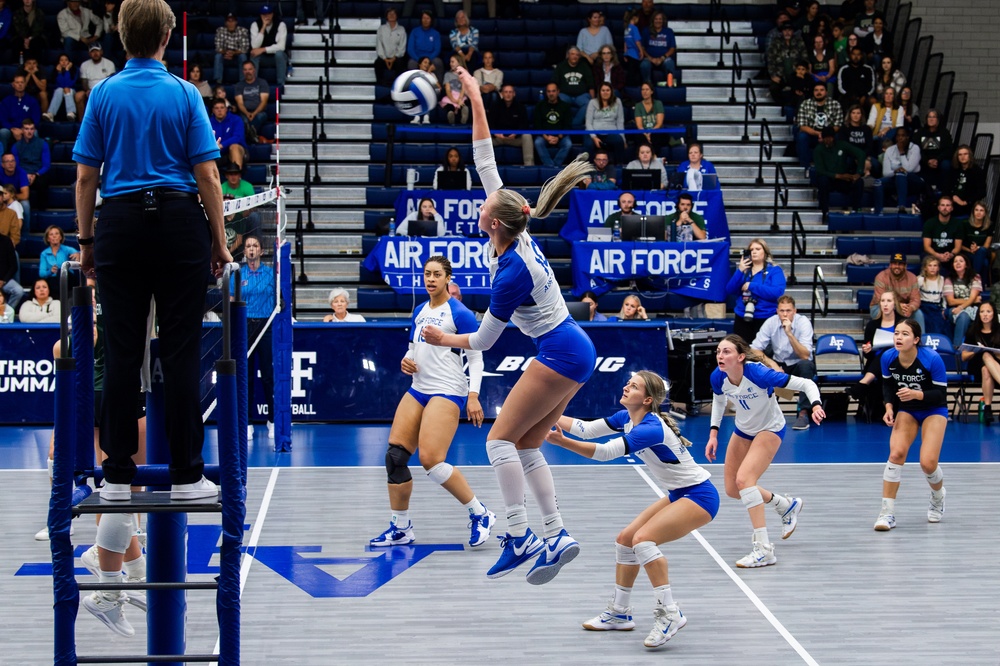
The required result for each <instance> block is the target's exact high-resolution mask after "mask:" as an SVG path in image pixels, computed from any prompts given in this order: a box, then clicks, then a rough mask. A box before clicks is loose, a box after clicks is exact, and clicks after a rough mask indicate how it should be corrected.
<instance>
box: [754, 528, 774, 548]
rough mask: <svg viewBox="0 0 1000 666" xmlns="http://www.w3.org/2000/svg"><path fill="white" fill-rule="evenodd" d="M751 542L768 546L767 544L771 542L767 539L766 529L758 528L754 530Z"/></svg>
mask: <svg viewBox="0 0 1000 666" xmlns="http://www.w3.org/2000/svg"><path fill="white" fill-rule="evenodd" d="M753 542H754V543H762V544H769V543H771V540H770V539H768V538H767V528H766V527H759V528H757V529H755V530H754V531H753Z"/></svg>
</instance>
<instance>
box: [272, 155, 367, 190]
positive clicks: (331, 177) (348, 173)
mask: <svg viewBox="0 0 1000 666" xmlns="http://www.w3.org/2000/svg"><path fill="white" fill-rule="evenodd" d="M354 161H356V160H354ZM315 174H316V170H315V168H314V167H309V177H310V178H312V177H314V176H315ZM281 176H282V178H288V179H290V180H293V181H296V182H301V183H304V182H305V176H306V165H305V164H283V165H282V166H281ZM319 177H320V179H321V181H320V182H322V183H326V184H330V185H332V184H334V183H367V182H368V165H367V164H329V163H321V164H320V165H319Z"/></svg>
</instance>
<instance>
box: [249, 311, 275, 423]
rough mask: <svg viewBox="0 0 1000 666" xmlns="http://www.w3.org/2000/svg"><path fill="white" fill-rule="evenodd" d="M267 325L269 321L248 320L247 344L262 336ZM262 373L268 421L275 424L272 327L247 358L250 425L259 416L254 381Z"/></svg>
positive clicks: (261, 378)
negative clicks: (261, 333) (262, 331)
mask: <svg viewBox="0 0 1000 666" xmlns="http://www.w3.org/2000/svg"><path fill="white" fill-rule="evenodd" d="M265 324H267V319H247V344H248V345H252V344H253V341H254V340H255V339H257V336H258V335H260V332H261V329H263V328H264V325H265ZM258 371H259V372H260V381H261V383H262V384H264V400H265V402H266V403H267V420H268V421H271V422H272V423H273V422H274V360H273V355H272V353H271V327H270V326H268V327H267V330H266V331H264V335H263V336H261V339H260V342H258V343H257V346H256V347H255V348H254V350H253V351H252V352H251V353H250V356H249V357H248V358H247V407H248V409H249V413H250V420H249V422H250V423H253V422H254V418H255V417H256V416H257V401H256V400H255V399H254V395H253V394H254V384H256V383H257V382H255V381H254V380H255V379H256V378H257V372H258Z"/></svg>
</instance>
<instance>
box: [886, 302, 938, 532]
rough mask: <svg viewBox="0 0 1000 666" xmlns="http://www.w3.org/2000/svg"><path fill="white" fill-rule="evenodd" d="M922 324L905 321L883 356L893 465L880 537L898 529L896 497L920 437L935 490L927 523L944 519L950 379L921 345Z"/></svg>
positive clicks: (924, 462)
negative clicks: (943, 449) (942, 457)
mask: <svg viewBox="0 0 1000 666" xmlns="http://www.w3.org/2000/svg"><path fill="white" fill-rule="evenodd" d="M920 334H921V331H920V324H918V323H917V322H916V321H914V320H913V319H905V320H903V321H902V322H900V323H899V324H897V325H896V331H895V332H894V333H893V334H892V337H893V348H892V349H889V350H887V351H886V352H885V353H884V354H882V399H883V400H884V401H885V416H884V417H882V420H883V421H885V424H886V425H888V426H891V427H892V434H891V435H890V436H889V461H888V462H886V464H885V472H884V473H883V474H882V509H881V511H879V514H878V519H876V520H875V530H876V531H877V532H888V531H889V530H891V529H892V528H894V527H895V526H896V493H897V492H899V483H900V481H901V480H902V478H903V463H905V462H906V454H907V452H908V451H909V450H910V446H911V445H912V444H913V441H914V440H915V439H916V438H917V433H918V432H919V433H920V469H922V470H923V471H924V476H926V477H927V483H929V484H930V486H931V501H930V505H929V506H928V507H927V522H929V523H939V522H941V518H942V516H943V515H944V495H945V491H944V474H943V473H942V472H941V468H940V467H938V458H939V457H940V455H941V443H942V442H943V441H944V430H945V428H946V427H947V426H948V407H947V399H948V379H947V372H946V371H945V367H944V361H942V360H941V357H940V356H938V353H937V352H936V351H934V350H933V349H930V348H929V347H924V346H922V345H921V344H920Z"/></svg>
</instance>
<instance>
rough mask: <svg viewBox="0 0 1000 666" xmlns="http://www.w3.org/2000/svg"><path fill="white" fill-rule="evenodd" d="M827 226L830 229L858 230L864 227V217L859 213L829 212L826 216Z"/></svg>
mask: <svg viewBox="0 0 1000 666" xmlns="http://www.w3.org/2000/svg"><path fill="white" fill-rule="evenodd" d="M826 223H827V227H828V228H829V229H830V231H860V230H861V229H864V228H865V224H864V219H863V217H862V216H861V215H844V214H843V213H832V212H831V213H830V214H829V215H827V217H826Z"/></svg>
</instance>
